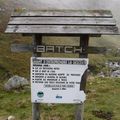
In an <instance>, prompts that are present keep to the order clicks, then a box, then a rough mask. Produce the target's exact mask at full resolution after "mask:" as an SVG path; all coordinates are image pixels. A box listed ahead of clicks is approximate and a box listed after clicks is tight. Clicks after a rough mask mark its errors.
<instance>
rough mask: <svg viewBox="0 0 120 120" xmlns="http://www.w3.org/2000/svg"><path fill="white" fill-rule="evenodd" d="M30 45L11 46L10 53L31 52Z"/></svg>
mask: <svg viewBox="0 0 120 120" xmlns="http://www.w3.org/2000/svg"><path fill="white" fill-rule="evenodd" d="M32 51H33V46H32V45H31V44H11V52H32Z"/></svg>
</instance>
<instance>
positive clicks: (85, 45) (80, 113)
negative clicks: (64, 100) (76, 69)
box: [75, 35, 89, 120]
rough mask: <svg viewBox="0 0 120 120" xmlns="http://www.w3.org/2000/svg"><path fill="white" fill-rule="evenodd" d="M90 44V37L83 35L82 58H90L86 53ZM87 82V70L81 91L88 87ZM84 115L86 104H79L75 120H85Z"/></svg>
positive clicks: (81, 38) (81, 43) (81, 41)
mask: <svg viewBox="0 0 120 120" xmlns="http://www.w3.org/2000/svg"><path fill="white" fill-rule="evenodd" d="M88 43H89V35H81V36H80V46H81V47H82V48H83V51H82V53H81V54H80V55H79V57H80V58H88V53H87V52H86V51H87V49H88ZM86 81H87V70H86V71H85V74H84V75H83V76H82V79H81V84H80V90H83V91H84V92H85V87H86ZM83 114H84V103H81V104H77V108H76V112H75V120H83Z"/></svg>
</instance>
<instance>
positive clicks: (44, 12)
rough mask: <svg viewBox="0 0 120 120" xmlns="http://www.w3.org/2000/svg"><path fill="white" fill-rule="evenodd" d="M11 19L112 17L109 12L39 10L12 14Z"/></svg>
mask: <svg viewBox="0 0 120 120" xmlns="http://www.w3.org/2000/svg"><path fill="white" fill-rule="evenodd" d="M11 16H12V17H17V16H21V17H24V16H33V17H34V16H81V17H93V16H94V17H112V13H111V12H110V11H109V10H49V11H48V10H41V11H21V12H14V13H13V14H12V15H11Z"/></svg>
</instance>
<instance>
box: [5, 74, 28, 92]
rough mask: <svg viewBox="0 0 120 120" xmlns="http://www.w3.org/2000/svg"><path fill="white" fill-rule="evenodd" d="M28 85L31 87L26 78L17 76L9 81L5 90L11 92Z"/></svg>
mask: <svg viewBox="0 0 120 120" xmlns="http://www.w3.org/2000/svg"><path fill="white" fill-rule="evenodd" d="M27 85H29V82H28V81H27V79H25V78H24V77H20V76H17V75H15V76H13V77H12V78H10V79H9V80H8V81H7V83H5V85H4V88H5V90H6V91H10V90H13V89H16V88H22V87H24V86H27Z"/></svg>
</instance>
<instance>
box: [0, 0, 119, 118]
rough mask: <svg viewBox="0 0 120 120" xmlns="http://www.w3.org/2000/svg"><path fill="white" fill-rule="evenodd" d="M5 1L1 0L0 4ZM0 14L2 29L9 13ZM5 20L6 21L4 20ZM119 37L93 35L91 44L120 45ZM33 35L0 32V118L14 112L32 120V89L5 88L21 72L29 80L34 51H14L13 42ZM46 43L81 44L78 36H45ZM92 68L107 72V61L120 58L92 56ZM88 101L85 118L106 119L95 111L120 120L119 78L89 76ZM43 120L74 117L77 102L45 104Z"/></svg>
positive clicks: (116, 46)
mask: <svg viewBox="0 0 120 120" xmlns="http://www.w3.org/2000/svg"><path fill="white" fill-rule="evenodd" d="M3 2H4V0H0V5H1V4H3ZM5 15H6V14H5V13H4V14H3V13H0V18H1V19H0V22H1V23H3V24H1V25H0V32H1V31H3V30H4V29H5V27H6V25H7V21H8V16H5ZM4 20H5V21H4ZM119 39H120V37H118V36H102V37H100V38H90V45H91V46H104V47H107V48H114V49H116V48H119V47H120V41H119ZM31 42H32V40H31V38H30V37H21V36H20V35H7V34H3V33H0V120H3V119H5V118H7V116H9V115H15V117H16V118H17V120H31V116H32V114H31V109H32V107H31V98H30V92H25V91H24V90H22V91H12V92H6V91H4V89H3V86H4V83H5V82H6V81H7V80H8V79H9V78H10V76H12V75H20V76H23V77H26V78H28V79H29V74H30V72H29V67H30V66H29V65H30V57H31V56H32V54H31V53H12V52H11V51H10V45H11V44H12V43H31ZM43 44H48V45H49V44H51V45H79V37H72V38H71V37H70V38H68V37H43ZM42 56H45V57H68V58H73V57H78V55H70V54H66V55H65V54H42ZM89 58H90V66H91V71H92V72H93V73H94V75H96V74H97V73H98V72H100V71H102V70H103V71H106V68H105V65H104V64H105V62H106V61H107V60H120V57H119V56H117V57H115V56H114V57H113V55H108V56H106V55H89ZM87 91H88V92H87V100H86V102H85V112H84V117H85V120H104V119H102V118H98V117H95V116H94V115H93V114H92V111H94V110H98V111H99V110H102V111H104V112H111V113H113V118H112V120H120V114H119V113H120V79H110V78H97V77H90V78H89V79H88V82H87ZM40 108H41V120H74V114H75V108H76V106H75V105H65V104H61V105H60V104H59V105H53V106H47V105H46V104H42V105H41V106H40Z"/></svg>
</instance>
